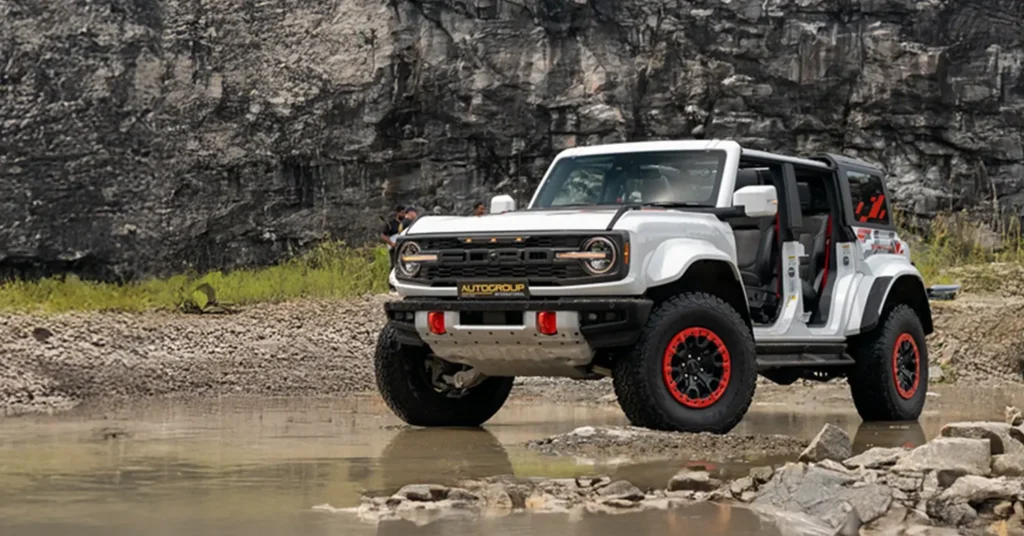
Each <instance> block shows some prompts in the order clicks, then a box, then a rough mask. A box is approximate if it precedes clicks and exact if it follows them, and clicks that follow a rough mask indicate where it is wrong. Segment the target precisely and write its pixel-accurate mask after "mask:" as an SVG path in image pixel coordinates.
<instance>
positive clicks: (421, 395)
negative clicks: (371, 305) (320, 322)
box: [373, 323, 514, 427]
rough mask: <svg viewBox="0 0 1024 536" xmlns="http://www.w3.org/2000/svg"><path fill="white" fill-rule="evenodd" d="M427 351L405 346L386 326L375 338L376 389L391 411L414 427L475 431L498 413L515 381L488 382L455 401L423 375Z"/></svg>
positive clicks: (500, 379)
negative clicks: (470, 429)
mask: <svg viewBox="0 0 1024 536" xmlns="http://www.w3.org/2000/svg"><path fill="white" fill-rule="evenodd" d="M428 357H429V353H428V351H427V348H426V347H425V346H424V347H415V346H404V345H402V344H401V343H400V342H398V340H397V338H396V333H395V327H394V326H393V325H392V324H390V323H389V324H387V325H386V326H384V329H383V330H382V331H381V332H380V335H379V336H378V338H377V353H376V355H375V356H374V363H373V364H374V372H375V373H376V376H377V389H378V390H379V391H380V394H381V397H383V398H384V402H385V403H386V404H387V406H388V407H389V408H390V409H391V411H392V412H393V413H394V414H395V415H396V416H398V418H399V419H402V420H403V421H405V422H406V423H408V424H411V425H413V426H462V427H477V426H480V425H481V424H483V423H485V422H487V420H488V419H490V418H491V417H493V416H494V414H495V413H497V412H498V410H499V409H501V406H502V405H504V404H505V400H507V399H508V395H509V393H510V392H511V391H512V382H513V380H514V378H511V377H507V378H497V377H491V378H487V379H486V380H484V381H483V382H481V383H480V384H479V385H477V386H475V387H472V388H470V389H468V390H467V392H466V393H465V394H463V395H461V396H459V397H458V398H453V397H451V396H448V395H446V394H444V393H442V392H439V391H438V390H437V389H435V388H434V386H433V385H432V384H431V382H430V380H429V379H428V374H427V372H426V361H427V358H428Z"/></svg>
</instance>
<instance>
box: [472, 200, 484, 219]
mask: <svg viewBox="0 0 1024 536" xmlns="http://www.w3.org/2000/svg"><path fill="white" fill-rule="evenodd" d="M486 213H487V208H486V207H485V206H484V203H483V201H478V202H477V204H475V205H473V215H474V216H483V215H484V214H486Z"/></svg>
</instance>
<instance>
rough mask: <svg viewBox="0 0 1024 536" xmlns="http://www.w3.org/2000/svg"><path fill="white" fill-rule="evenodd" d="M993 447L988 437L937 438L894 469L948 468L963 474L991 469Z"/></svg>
mask: <svg viewBox="0 0 1024 536" xmlns="http://www.w3.org/2000/svg"><path fill="white" fill-rule="evenodd" d="M991 449H992V447H991V446H990V444H989V441H988V440H987V439H965V438H959V437H939V438H935V439H933V440H931V441H929V442H928V443H925V444H924V445H921V446H920V447H917V448H916V449H914V450H912V451H910V453H909V454H907V455H906V456H904V457H903V458H902V459H900V461H898V462H896V465H894V466H893V468H892V470H893V471H896V472H915V473H922V472H925V471H946V472H948V473H954V474H961V475H981V476H986V475H988V474H990V473H991V471H992V468H991V465H992V452H991Z"/></svg>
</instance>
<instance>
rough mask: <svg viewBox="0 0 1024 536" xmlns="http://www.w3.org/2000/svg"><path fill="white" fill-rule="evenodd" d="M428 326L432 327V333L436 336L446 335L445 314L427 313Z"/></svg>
mask: <svg viewBox="0 0 1024 536" xmlns="http://www.w3.org/2000/svg"><path fill="white" fill-rule="evenodd" d="M427 325H428V326H430V332H431V333H433V334H434V335H444V334H445V329H444V313H442V312H440V311H430V312H429V313H427Z"/></svg>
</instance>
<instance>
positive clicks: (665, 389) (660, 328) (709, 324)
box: [612, 293, 757, 434]
mask: <svg viewBox="0 0 1024 536" xmlns="http://www.w3.org/2000/svg"><path fill="white" fill-rule="evenodd" d="M756 361H757V356H756V354H755V350H754V339H753V336H752V335H751V333H750V330H749V329H748V328H747V325H746V323H745V322H744V321H743V318H741V317H740V315H739V313H737V312H736V310H735V309H733V308H732V307H730V306H729V305H728V304H726V303H725V302H724V301H722V300H721V299H719V298H717V297H715V296H712V295H710V294H704V293H686V294H682V295H679V296H676V297H673V298H671V299H669V300H667V301H665V302H664V303H662V304H661V305H660V306H658V308H657V309H656V310H655V311H654V312H653V313H652V314H651V317H650V318H649V319H648V320H647V325H646V326H645V327H644V331H643V333H642V334H641V336H640V344H639V345H638V346H637V348H636V349H635V350H634V351H633V352H632V353H631V354H630V355H629V356H628V357H626V358H624V359H620V360H618V361H617V362H616V363H615V368H614V370H613V374H612V376H613V383H614V385H615V394H616V396H617V397H618V399H619V406H621V407H622V410H623V412H624V413H625V414H626V418H628V419H629V420H630V422H631V423H633V424H634V425H636V426H643V427H646V428H653V429H658V430H677V431H682V432H712V433H718V434H724V433H726V432H728V431H729V430H732V429H733V427H735V426H736V424H737V423H739V422H740V420H741V419H742V418H743V416H744V415H745V414H746V412H747V409H748V408H749V407H750V403H751V401H753V399H754V388H755V387H756V383H757V363H756Z"/></svg>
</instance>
